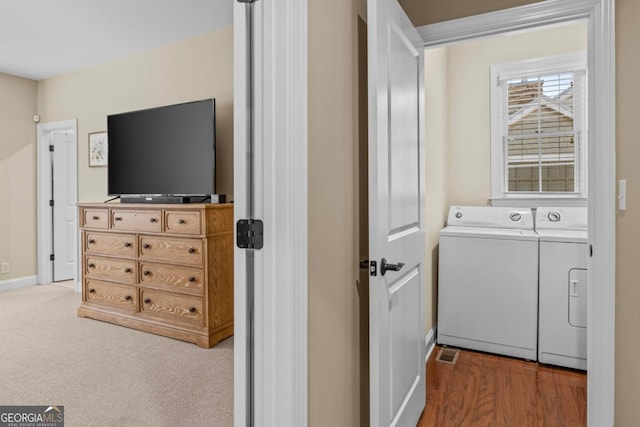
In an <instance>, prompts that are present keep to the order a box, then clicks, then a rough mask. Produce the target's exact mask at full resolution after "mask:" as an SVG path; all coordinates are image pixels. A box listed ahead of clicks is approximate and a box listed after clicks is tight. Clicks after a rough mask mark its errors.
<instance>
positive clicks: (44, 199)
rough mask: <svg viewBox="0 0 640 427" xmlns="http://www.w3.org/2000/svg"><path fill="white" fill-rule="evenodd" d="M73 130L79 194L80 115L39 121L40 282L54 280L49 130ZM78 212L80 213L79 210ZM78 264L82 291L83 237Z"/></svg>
mask: <svg viewBox="0 0 640 427" xmlns="http://www.w3.org/2000/svg"><path fill="white" fill-rule="evenodd" d="M66 129H68V130H71V131H72V132H73V144H74V146H75V152H76V156H75V158H74V160H75V165H74V167H72V168H71V174H72V176H73V179H74V181H75V183H76V197H77V196H78V155H77V153H78V121H77V119H71V120H62V121H58V122H50V123H39V124H38V126H37V143H36V144H37V145H36V157H37V228H38V231H37V241H38V244H37V247H38V254H37V261H38V284H40V285H47V284H50V283H51V282H52V281H53V267H52V262H51V261H50V260H49V255H51V251H52V250H53V249H52V245H53V240H52V238H51V234H52V232H53V225H52V213H51V207H50V206H49V200H50V199H51V192H52V190H53V189H52V186H51V179H52V177H51V169H50V164H51V163H50V162H51V155H50V154H49V153H50V152H49V141H48V139H47V134H49V133H50V132H52V131H58V130H66ZM76 215H77V214H76ZM76 240H77V243H76V248H77V249H76V264H77V268H76V270H75V273H74V282H73V283H74V289H75V291H76V292H80V283H79V281H78V278H79V277H80V276H79V269H80V237H79V235H78V236H77V238H76Z"/></svg>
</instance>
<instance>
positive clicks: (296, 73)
mask: <svg viewBox="0 0 640 427" xmlns="http://www.w3.org/2000/svg"><path fill="white" fill-rule="evenodd" d="M249 3H251V2H249ZM246 7H247V6H246V2H243V3H240V2H234V30H233V31H234V199H235V200H234V219H235V221H237V220H239V219H242V218H249V217H250V213H251V212H249V206H248V198H249V196H250V193H253V205H254V206H253V208H254V212H253V217H254V218H257V219H261V220H263V222H264V247H263V248H262V249H260V250H254V251H252V254H251V256H253V257H254V261H253V262H254V265H255V267H254V270H253V271H254V274H253V276H254V277H253V279H254V280H253V282H254V283H253V285H254V287H253V289H254V290H255V291H254V295H253V300H254V307H253V313H252V315H253V324H254V331H253V340H252V341H253V343H252V344H253V345H252V346H253V349H254V354H253V359H254V360H258V361H260V362H259V363H255V364H254V369H253V371H251V370H250V365H249V364H250V361H251V357H250V354H249V353H248V350H249V348H250V347H249V345H250V344H251V336H250V335H249V321H250V320H249V319H250V315H251V313H250V307H249V306H248V304H247V291H248V290H249V288H248V286H247V283H248V280H247V279H248V277H247V270H246V263H247V258H248V256H249V251H247V250H245V249H238V248H237V246H236V247H235V253H234V256H235V262H234V272H235V285H234V286H235V295H234V317H235V320H234V334H235V338H234V346H235V349H234V425H235V426H236V427H245V426H249V425H253V424H252V423H251V422H252V419H251V418H253V420H255V425H265V426H282V427H304V426H306V425H307V422H308V420H307V418H308V415H307V404H308V384H307V377H308V373H307V372H308V356H307V353H308V352H307V332H308V331H307V327H308V326H307V325H308V321H307V318H308V310H307V292H308V291H307V289H308V280H307V277H308V273H307V270H308V267H307V266H308V249H307V245H308V229H307V191H308V185H307V169H308V167H307V166H308V164H307V110H308V109H307V104H308V103H307V27H308V23H307V0H286V1H285V0H278V1H273V0H262V1H255V2H253V7H254V16H253V22H254V26H253V30H252V33H253V39H254V42H255V43H254V51H253V58H254V60H253V63H254V64H255V67H254V73H253V93H254V103H253V124H252V126H248V125H247V123H248V118H249V117H248V116H249V114H250V113H249V112H250V110H249V102H250V97H249V95H250V91H249V88H248V85H247V78H248V65H249V63H248V60H247V55H248V54H249V53H250V52H249V51H248V49H247V44H246V42H247V35H248V34H250V32H249V28H248V25H247V17H246V15H245V8H246ZM251 131H252V132H253V135H254V144H253V146H254V151H253V153H251V151H250V149H249V139H248V136H249V132H251ZM252 163H253V166H254V168H253V172H252V174H251V176H252V177H253V185H252V188H251V189H249V185H248V184H249V174H248V173H247V171H248V170H249V167H250V165H251V164H252ZM234 243H235V242H234ZM249 279H250V278H249ZM251 373H253V375H251ZM251 377H253V378H252V380H251ZM251 388H253V393H252V394H250V390H251Z"/></svg>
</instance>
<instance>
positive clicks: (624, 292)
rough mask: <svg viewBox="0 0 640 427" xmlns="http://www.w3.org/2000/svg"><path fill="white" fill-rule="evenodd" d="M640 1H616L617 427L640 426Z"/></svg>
mask: <svg viewBox="0 0 640 427" xmlns="http://www.w3.org/2000/svg"><path fill="white" fill-rule="evenodd" d="M639 21H640V2H638V1H637V0H616V151H617V162H616V168H617V175H618V178H619V179H623V178H626V179H627V211H626V212H623V213H619V214H618V220H617V222H616V243H617V245H616V246H617V247H616V348H615V350H616V389H615V399H616V412H615V415H616V427H635V426H638V425H640V408H639V407H638V401H639V397H638V396H640V367H638V357H637V356H638V353H640V340H638V331H640V305H639V302H640V286H638V283H639V282H640V262H639V261H640V249H639V248H638V242H639V241H640V168H639V167H638V164H640V144H639V139H640V121H638V113H639V112H640V80H639V79H638V76H640V56H639V55H638V40H640V26H638V22H639Z"/></svg>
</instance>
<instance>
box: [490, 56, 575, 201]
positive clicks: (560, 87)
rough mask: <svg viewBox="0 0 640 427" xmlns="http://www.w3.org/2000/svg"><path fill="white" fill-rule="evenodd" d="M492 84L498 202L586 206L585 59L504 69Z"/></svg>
mask: <svg viewBox="0 0 640 427" xmlns="http://www.w3.org/2000/svg"><path fill="white" fill-rule="evenodd" d="M491 78H492V83H491V86H492V88H491V103H492V106H491V116H492V117H491V121H492V124H491V129H492V130H491V132H492V142H491V157H492V165H491V169H492V202H493V203H494V204H501V201H502V202H505V204H513V201H514V200H519V201H521V202H523V204H525V205H526V204H527V203H531V202H533V203H532V205H534V204H535V205H541V204H544V203H543V202H544V201H548V202H551V203H552V204H581V203H586V194H587V189H586V183H587V176H586V169H587V164H586V152H587V149H586V143H587V133H586V112H587V108H586V99H587V98H586V55H585V54H572V55H561V56H553V57H546V58H539V59H532V60H525V61H519V62H513V63H507V64H498V65H494V66H492V67H491ZM563 202H564V203H563ZM567 202H568V203H567Z"/></svg>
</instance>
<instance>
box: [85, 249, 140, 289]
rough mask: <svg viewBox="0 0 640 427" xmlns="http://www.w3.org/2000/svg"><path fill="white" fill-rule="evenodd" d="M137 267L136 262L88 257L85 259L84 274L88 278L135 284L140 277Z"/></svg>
mask: <svg viewBox="0 0 640 427" xmlns="http://www.w3.org/2000/svg"><path fill="white" fill-rule="evenodd" d="M136 266H137V263H136V261H135V260H130V259H121V258H101V257H98V256H92V255H88V256H86V257H85V262H84V274H85V276H86V277H88V278H95V279H104V280H109V281H114V282H118V283H129V284H135V283H136V282H137V280H136V279H137V277H138V275H137V270H136Z"/></svg>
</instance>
